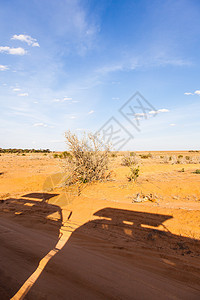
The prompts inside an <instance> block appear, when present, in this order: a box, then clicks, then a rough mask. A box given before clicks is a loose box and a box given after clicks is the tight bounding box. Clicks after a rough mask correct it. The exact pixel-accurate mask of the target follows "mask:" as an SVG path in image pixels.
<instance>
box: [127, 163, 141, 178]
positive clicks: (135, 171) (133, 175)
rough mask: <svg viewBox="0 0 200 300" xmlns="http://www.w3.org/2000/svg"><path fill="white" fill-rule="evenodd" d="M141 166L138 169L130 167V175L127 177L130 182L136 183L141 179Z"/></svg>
mask: <svg viewBox="0 0 200 300" xmlns="http://www.w3.org/2000/svg"><path fill="white" fill-rule="evenodd" d="M139 171H140V169H139V166H138V167H136V168H133V167H130V174H129V175H128V176H127V178H128V181H136V180H137V178H138V177H139Z"/></svg>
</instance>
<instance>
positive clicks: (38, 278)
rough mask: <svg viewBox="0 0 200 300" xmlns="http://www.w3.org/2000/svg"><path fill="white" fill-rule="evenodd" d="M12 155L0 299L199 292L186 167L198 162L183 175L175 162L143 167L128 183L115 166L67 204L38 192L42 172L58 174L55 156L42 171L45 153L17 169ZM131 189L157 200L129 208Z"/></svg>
mask: <svg viewBox="0 0 200 300" xmlns="http://www.w3.org/2000/svg"><path fill="white" fill-rule="evenodd" d="M1 159H2V157H1ZM17 160H18V158H16V161H15V158H14V157H5V159H4V160H3V162H4V161H5V169H6V172H5V174H3V175H2V178H1V188H2V195H1V199H2V200H3V201H1V203H0V299H2V300H4V299H11V298H12V297H13V299H15V300H16V299H22V298H23V297H24V298H25V299H34V300H35V299H199V298H200V262H199V257H200V238H199V234H200V213H199V200H198V197H199V194H200V191H199V186H198V184H199V180H200V177H197V176H195V175H194V174H192V173H191V172H190V170H193V169H194V168H197V165H194V166H193V165H187V166H186V168H187V169H188V171H187V172H185V173H183V174H182V173H179V172H178V170H179V169H180V166H176V165H174V166H170V165H167V166H166V168H165V166H164V165H159V164H158V165H155V162H154V165H151V164H149V165H148V164H147V165H144V166H143V167H142V168H143V174H142V175H141V177H140V178H139V181H138V183H137V184H134V185H133V186H130V185H127V182H126V180H125V174H126V169H125V168H124V167H120V166H119V165H118V166H117V167H116V168H115V172H116V177H115V180H114V181H111V182H108V183H99V184H96V185H94V186H88V187H87V188H85V189H84V190H83V192H82V194H81V196H79V197H77V196H76V197H74V196H73V197H74V198H73V201H72V203H70V204H68V205H66V199H67V198H66V197H67V195H66V194H65V193H64V194H63V190H61V189H56V188H54V189H53V190H52V191H51V192H48V193H44V191H43V190H42V189H43V188H44V181H45V178H46V177H47V174H49V171H50V173H51V174H55V172H58V171H59V168H58V166H57V165H56V164H57V162H56V161H55V160H53V159H49V158H45V159H44V161H43V164H44V165H43V167H42V168H43V169H41V174H39V175H38V174H37V173H38V169H40V168H41V160H43V157H41V159H40V158H38V157H37V156H36V158H35V160H34V158H29V157H26V158H23V160H22V158H21V157H20V158H19V160H18V162H19V163H18V164H21V169H20V168H19V169H18V168H17V166H18V165H17ZM13 161H15V165H16V168H15V169H12V165H13ZM9 162H10V169H9ZM6 166H7V167H6ZM178 168H179V169H178ZM19 170H20V172H19ZM56 174H57V173H56ZM56 176H57V175H56ZM50 177H51V176H50ZM56 178H57V177H56ZM175 178H176V180H175ZM54 179H55V178H54V177H51V182H52V181H54ZM47 182H48V181H47ZM159 184H160V186H161V188H159V189H158V188H157V186H158V185H159ZM9 187H10V189H9ZM138 189H143V190H144V191H147V192H152V190H153V192H157V193H158V198H157V199H158V200H157V201H156V202H155V203H154V202H145V203H138V204H137V203H134V204H133V203H132V201H131V198H130V195H134V193H135V192H136V191H138ZM189 189H190V190H189ZM6 191H7V192H10V195H7V194H5V192H6ZM20 191H21V192H20ZM176 192H177V193H179V196H180V197H179V198H177V197H171V198H170V194H171V193H173V194H174V195H175V196H176V194H175V193H176ZM159 193H160V194H159ZM70 197H71V194H70ZM70 212H72V214H71V215H70ZM69 217H70V219H69V220H68V218H69Z"/></svg>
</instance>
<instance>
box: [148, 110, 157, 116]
mask: <svg viewBox="0 0 200 300" xmlns="http://www.w3.org/2000/svg"><path fill="white" fill-rule="evenodd" d="M157 113H158V112H157V110H151V111H150V112H149V114H150V115H155V114H157Z"/></svg>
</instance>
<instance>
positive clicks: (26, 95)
mask: <svg viewBox="0 0 200 300" xmlns="http://www.w3.org/2000/svg"><path fill="white" fill-rule="evenodd" d="M18 96H20V97H28V93H21V94H18Z"/></svg>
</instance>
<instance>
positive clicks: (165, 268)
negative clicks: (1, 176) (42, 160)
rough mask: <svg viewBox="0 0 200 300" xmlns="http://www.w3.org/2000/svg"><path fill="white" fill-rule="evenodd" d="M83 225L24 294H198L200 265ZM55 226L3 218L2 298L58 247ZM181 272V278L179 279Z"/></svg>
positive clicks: (167, 296) (0, 226)
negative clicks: (119, 242)
mask: <svg viewBox="0 0 200 300" xmlns="http://www.w3.org/2000/svg"><path fill="white" fill-rule="evenodd" d="M89 233H90V231H89V230H87V231H85V230H84V226H82V227H81V228H79V229H77V230H76V231H74V232H73V233H72V235H71V237H70V238H69V240H68V242H67V243H66V245H65V246H64V247H63V249H62V250H60V251H58V252H57V253H56V255H55V256H54V257H53V258H52V259H51V260H50V261H49V262H48V264H47V265H46V267H45V268H44V270H43V272H42V274H41V275H40V276H39V278H38V280H37V281H36V282H35V283H34V284H33V286H32V288H31V289H30V291H29V292H28V293H27V295H26V296H25V299H34V300H35V299H199V297H200V288H198V280H199V279H200V277H199V274H198V273H197V269H195V268H194V269H192V267H190V276H189V277H190V280H188V276H187V273H188V270H187V269H184V267H183V265H182V266H181V267H180V266H179V265H178V264H175V263H174V262H173V261H170V260H169V259H162V258H161V257H159V256H158V255H156V254H155V253H154V252H153V251H152V252H150V251H148V250H145V249H143V252H141V250H140V249H135V251H134V252H132V251H125V249H122V248H121V247H117V246H115V247H113V245H111V244H110V243H109V242H108V241H105V240H102V239H101V238H99V237H98V238H97V237H95V236H93V235H91V234H89ZM57 240H58V235H57V233H56V232H54V233H52V234H49V233H47V232H46V231H42V230H37V229H32V228H26V227H24V226H23V225H21V224H18V223H16V222H14V221H13V220H10V219H8V218H1V220H0V245H1V247H0V282H1V284H0V299H1V300H4V299H10V298H11V297H13V296H14V295H15V294H16V293H17V291H18V290H19V289H20V287H21V286H22V285H23V283H24V282H25V281H26V280H27V278H28V277H29V276H30V275H31V274H32V273H33V272H34V271H35V269H36V268H37V267H38V264H39V261H40V260H41V259H42V258H43V257H44V256H45V255H46V254H47V253H48V252H49V251H50V250H51V249H53V248H54V247H55V245H56V243H57ZM177 275H179V280H177V278H176V277H177Z"/></svg>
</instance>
